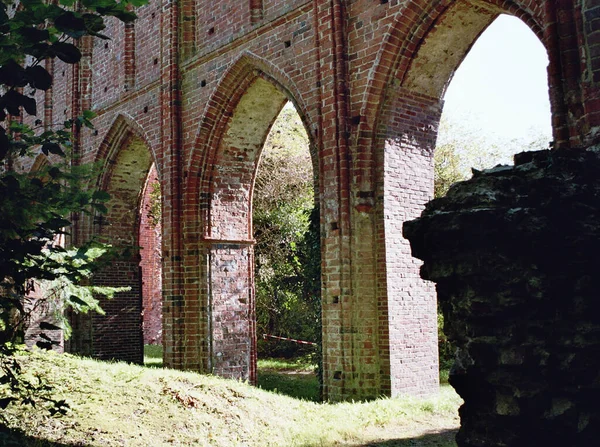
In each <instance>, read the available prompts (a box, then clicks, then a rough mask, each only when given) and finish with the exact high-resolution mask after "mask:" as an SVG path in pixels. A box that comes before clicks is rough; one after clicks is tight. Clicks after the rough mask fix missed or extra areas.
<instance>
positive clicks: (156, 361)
mask: <svg viewBox="0 0 600 447" xmlns="http://www.w3.org/2000/svg"><path fill="white" fill-rule="evenodd" d="M144 366H147V367H149V368H162V367H163V354H162V346H161V345H144Z"/></svg>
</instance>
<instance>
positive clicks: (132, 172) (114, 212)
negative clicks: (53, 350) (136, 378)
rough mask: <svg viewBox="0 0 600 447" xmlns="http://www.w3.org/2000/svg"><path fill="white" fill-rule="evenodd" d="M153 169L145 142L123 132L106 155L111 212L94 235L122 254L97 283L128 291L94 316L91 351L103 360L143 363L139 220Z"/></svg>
mask: <svg viewBox="0 0 600 447" xmlns="http://www.w3.org/2000/svg"><path fill="white" fill-rule="evenodd" d="M151 166H152V157H151V154H150V151H149V149H148V147H147V146H146V144H145V143H144V141H143V140H142V139H141V138H139V137H138V136H137V135H135V134H133V132H127V131H125V132H122V133H121V134H120V139H119V141H118V142H116V143H115V144H114V147H113V150H112V151H111V153H109V155H108V160H107V164H106V168H105V171H104V172H103V178H102V179H101V182H100V187H102V188H103V189H104V190H106V191H107V192H108V193H109V194H110V196H111V198H110V200H109V202H108V203H107V208H108V213H107V214H106V215H105V216H97V218H96V219H95V220H94V226H95V228H94V233H95V234H97V235H98V236H99V237H100V239H101V240H103V241H105V242H107V243H110V244H111V245H113V246H115V247H117V248H118V249H119V251H120V255H119V256H118V257H117V258H116V259H115V260H114V261H113V262H112V263H111V264H110V265H109V266H107V267H105V268H103V269H102V270H101V271H100V272H98V273H97V274H96V275H95V277H94V282H95V283H96V284H98V285H109V286H117V287H121V286H125V287H129V289H130V290H129V291H127V292H120V293H117V294H116V295H115V297H114V298H113V299H110V300H101V303H100V305H101V307H102V309H103V310H104V311H105V315H97V314H94V315H93V316H92V322H91V330H90V332H91V345H92V349H91V351H92V355H93V356H94V357H97V358H100V359H116V360H124V361H129V362H133V363H143V333H142V327H143V326H142V309H143V302H142V297H143V293H142V289H143V279H142V267H141V265H140V261H141V260H142V257H141V250H140V242H141V241H140V227H141V225H140V220H141V217H142V211H141V208H142V203H143V200H142V198H143V193H144V190H145V189H147V188H145V185H146V183H147V179H148V177H149V173H150V176H152V173H151Z"/></svg>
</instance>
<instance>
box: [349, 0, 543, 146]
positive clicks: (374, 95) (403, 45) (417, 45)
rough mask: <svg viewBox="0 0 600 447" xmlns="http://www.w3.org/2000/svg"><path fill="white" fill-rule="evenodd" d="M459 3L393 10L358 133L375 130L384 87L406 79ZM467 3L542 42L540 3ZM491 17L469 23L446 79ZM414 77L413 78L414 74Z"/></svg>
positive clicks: (426, 1)
mask: <svg viewBox="0 0 600 447" xmlns="http://www.w3.org/2000/svg"><path fill="white" fill-rule="evenodd" d="M460 4H461V2H457V1H455V0H437V1H430V0H414V1H412V2H408V4H407V5H406V7H405V8H404V9H403V10H401V11H399V12H398V13H397V18H396V20H395V21H394V23H393V25H392V26H391V29H390V32H389V33H388V35H387V38H386V40H385V41H384V42H383V43H382V45H381V46H380V49H379V51H378V54H377V57H376V59H375V61H376V62H375V63H374V64H373V67H372V69H371V72H370V73H369V79H371V81H370V83H369V86H368V87H367V89H365V93H364V97H363V101H362V106H361V108H362V109H361V116H364V117H365V118H366V119H365V120H364V121H362V122H361V126H360V128H361V129H360V130H361V131H362V132H359V133H358V134H359V135H360V134H363V135H364V133H365V132H367V133H371V132H373V130H374V129H377V122H378V119H379V117H380V115H381V111H382V108H383V103H384V102H385V101H384V97H385V94H386V90H387V89H388V88H389V86H390V85H392V84H396V85H398V84H399V85H402V84H403V82H405V81H406V78H407V74H408V72H409V70H410V68H411V65H412V62H413V60H414V58H415V57H416V55H417V54H418V53H419V50H420V49H421V47H422V46H423V44H424V40H425V38H426V37H427V35H428V34H429V33H430V31H431V30H432V29H433V28H434V27H435V26H436V25H437V24H438V22H439V21H440V19H442V18H443V17H444V16H445V15H446V13H448V12H449V11H451V10H452V8H456V7H457V5H460ZM469 6H471V7H475V8H479V9H480V10H486V11H488V13H489V14H491V15H492V17H493V18H495V17H497V16H498V15H500V14H502V13H503V14H509V15H514V16H516V17H518V18H520V19H521V20H522V21H523V22H524V23H525V24H527V25H528V26H529V27H530V28H531V30H532V31H533V32H534V33H535V34H536V35H537V36H538V38H539V39H540V40H541V41H542V42H543V43H544V34H543V19H542V17H543V11H542V2H531V1H527V2H523V1H509V0H481V1H479V2H469ZM493 18H492V19H491V20H489V22H488V23H487V24H486V23H480V24H479V27H478V28H477V24H476V23H471V24H470V26H471V30H470V31H471V37H472V39H471V41H470V42H468V41H467V42H463V44H462V48H461V49H460V51H458V52H456V53H457V54H456V57H455V61H454V65H453V66H452V67H451V68H450V70H449V72H448V76H447V79H446V82H444V85H443V86H444V87H445V85H446V84H447V82H448V80H449V79H451V77H452V74H453V73H454V71H455V70H456V69H457V68H458V66H459V65H460V63H461V62H462V60H463V59H464V57H465V56H466V54H467V53H468V52H469V50H470V48H471V46H472V44H473V43H474V41H475V40H476V39H477V37H478V36H479V35H480V34H481V33H482V32H483V31H485V29H486V28H487V26H488V25H489V24H490V23H491V22H492V21H493ZM415 78H416V77H415Z"/></svg>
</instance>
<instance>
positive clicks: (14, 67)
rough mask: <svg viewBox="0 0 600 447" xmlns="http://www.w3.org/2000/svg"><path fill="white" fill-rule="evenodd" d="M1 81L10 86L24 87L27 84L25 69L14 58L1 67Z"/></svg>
mask: <svg viewBox="0 0 600 447" xmlns="http://www.w3.org/2000/svg"><path fill="white" fill-rule="evenodd" d="M0 83H2V84H4V85H7V86H9V87H24V86H25V85H27V80H26V77H25V69H24V68H23V67H21V65H19V64H17V63H16V62H15V61H14V60H12V59H10V60H8V61H7V62H6V63H5V64H4V65H2V67H0Z"/></svg>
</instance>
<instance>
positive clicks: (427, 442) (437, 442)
mask: <svg viewBox="0 0 600 447" xmlns="http://www.w3.org/2000/svg"><path fill="white" fill-rule="evenodd" d="M457 432H458V430H456V429H455V430H443V431H440V432H436V433H428V434H425V435H422V436H418V437H416V438H406V439H390V440H387V441H374V442H369V443H367V444H357V445H355V446H354V447H456V441H455V437H456V433H457Z"/></svg>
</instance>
